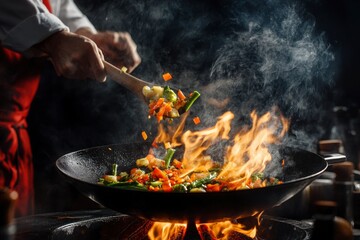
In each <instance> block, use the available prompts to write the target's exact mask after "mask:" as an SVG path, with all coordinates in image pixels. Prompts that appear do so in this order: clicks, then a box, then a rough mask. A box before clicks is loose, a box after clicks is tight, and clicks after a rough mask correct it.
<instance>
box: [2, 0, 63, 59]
mask: <svg viewBox="0 0 360 240" xmlns="http://www.w3.org/2000/svg"><path fill="white" fill-rule="evenodd" d="M64 29H68V28H67V26H66V25H64V23H62V22H61V20H60V19H59V18H57V17H56V16H55V15H53V14H51V13H49V11H48V10H47V8H46V7H45V6H44V4H43V3H42V1H41V0H1V1H0V42H1V44H2V45H3V46H4V47H8V48H11V49H13V50H15V51H19V52H23V51H26V50H28V49H29V48H30V47H31V46H33V45H35V44H37V43H39V42H41V41H42V40H44V39H45V38H47V37H48V36H50V35H52V34H53V33H55V32H58V31H60V30H64Z"/></svg>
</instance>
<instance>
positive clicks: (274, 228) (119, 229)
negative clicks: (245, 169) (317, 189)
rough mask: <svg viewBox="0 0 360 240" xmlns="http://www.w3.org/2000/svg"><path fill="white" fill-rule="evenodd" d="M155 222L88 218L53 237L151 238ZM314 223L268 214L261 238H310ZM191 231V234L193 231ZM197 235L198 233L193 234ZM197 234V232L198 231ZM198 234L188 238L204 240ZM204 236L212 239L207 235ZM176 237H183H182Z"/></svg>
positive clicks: (240, 239) (240, 238)
mask: <svg viewBox="0 0 360 240" xmlns="http://www.w3.org/2000/svg"><path fill="white" fill-rule="evenodd" d="M151 226H152V222H150V221H148V220H142V219H138V218H134V217H130V216H126V215H120V216H110V217H101V218H96V219H91V220H86V221H80V222H76V223H71V224H67V225H64V226H61V227H58V228H57V229H55V230H54V231H53V233H52V238H51V239H52V240H73V239H74V240H75V239H86V240H93V239H94V240H119V239H129V240H131V239H133V240H145V239H146V240H147V239H149V238H148V237H147V232H148V231H149V230H150V228H151ZM310 228H311V227H310V225H309V224H305V223H300V222H297V221H292V220H285V219H279V218H273V217H269V216H264V217H263V220H262V222H261V225H260V228H259V229H258V234H257V236H256V238H255V239H257V240H272V239H274V240H275V239H276V240H297V239H299V240H300V239H310V231H311V229H310ZM190 234H191V233H190ZM193 234H194V233H193ZM195 235H196V234H195ZM195 235H191V236H188V235H187V236H186V239H200V238H199V237H195ZM203 238H204V239H208V238H207V237H206V236H204V235H203ZM175 239H182V238H181V236H180V237H179V238H175ZM209 239H210V238H209ZM230 239H233V240H251V238H249V237H247V236H244V235H242V234H240V233H234V234H232V235H231V238H230Z"/></svg>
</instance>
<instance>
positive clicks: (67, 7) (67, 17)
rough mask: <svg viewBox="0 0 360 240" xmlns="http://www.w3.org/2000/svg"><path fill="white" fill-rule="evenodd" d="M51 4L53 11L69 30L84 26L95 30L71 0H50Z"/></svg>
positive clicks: (73, 30) (72, 30)
mask: <svg viewBox="0 0 360 240" xmlns="http://www.w3.org/2000/svg"><path fill="white" fill-rule="evenodd" d="M51 6H53V13H54V14H55V15H56V16H58V17H59V18H60V20H61V21H63V23H64V24H65V25H66V26H68V27H69V28H70V31H71V32H75V31H76V30H78V29H79V28H84V27H86V28H90V29H91V30H92V31H94V32H96V29H95V27H94V25H93V24H92V23H91V22H90V21H89V19H88V18H87V17H86V16H85V15H84V14H83V13H82V12H81V11H80V9H79V8H78V7H77V6H76V4H75V3H74V1H73V0H51Z"/></svg>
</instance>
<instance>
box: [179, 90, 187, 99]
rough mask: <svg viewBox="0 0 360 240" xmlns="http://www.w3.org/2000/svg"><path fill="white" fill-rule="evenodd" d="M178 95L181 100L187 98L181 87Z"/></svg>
mask: <svg viewBox="0 0 360 240" xmlns="http://www.w3.org/2000/svg"><path fill="white" fill-rule="evenodd" d="M177 95H178V97H179V98H180V100H185V98H186V96H185V95H184V93H183V92H182V91H181V90H180V89H179V90H178V92H177Z"/></svg>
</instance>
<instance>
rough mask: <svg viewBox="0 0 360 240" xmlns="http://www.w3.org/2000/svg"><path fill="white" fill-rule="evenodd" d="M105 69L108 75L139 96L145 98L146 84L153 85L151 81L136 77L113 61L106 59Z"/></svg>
mask: <svg viewBox="0 0 360 240" xmlns="http://www.w3.org/2000/svg"><path fill="white" fill-rule="evenodd" d="M104 66H105V70H106V72H107V75H108V76H109V77H110V78H111V79H112V80H113V81H115V82H117V83H119V84H120V85H122V86H123V87H125V88H127V89H128V90H130V91H132V92H134V93H135V94H137V95H138V96H139V97H141V98H144V96H143V94H142V89H143V87H144V86H151V84H150V83H148V82H146V81H143V80H141V79H139V78H136V77H134V76H132V75H130V74H128V73H126V72H124V71H122V70H120V69H119V68H117V67H115V66H114V65H112V64H111V63H109V62H107V61H104Z"/></svg>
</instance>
